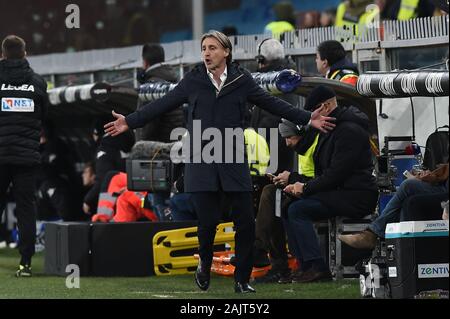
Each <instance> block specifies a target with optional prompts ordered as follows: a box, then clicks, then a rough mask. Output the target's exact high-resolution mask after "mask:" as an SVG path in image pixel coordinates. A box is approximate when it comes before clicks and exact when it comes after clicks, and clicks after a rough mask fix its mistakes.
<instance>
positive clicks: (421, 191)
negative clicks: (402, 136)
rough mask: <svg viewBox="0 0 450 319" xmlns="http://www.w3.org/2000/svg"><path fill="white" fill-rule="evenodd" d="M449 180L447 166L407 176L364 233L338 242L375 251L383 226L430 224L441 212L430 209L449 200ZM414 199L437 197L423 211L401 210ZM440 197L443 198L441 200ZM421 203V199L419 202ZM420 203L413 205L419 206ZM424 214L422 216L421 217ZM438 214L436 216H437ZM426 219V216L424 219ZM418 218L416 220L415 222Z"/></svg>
mask: <svg viewBox="0 0 450 319" xmlns="http://www.w3.org/2000/svg"><path fill="white" fill-rule="evenodd" d="M448 176H449V166H448V164H443V165H441V166H440V167H439V168H437V169H436V170H434V171H432V172H430V171H424V172H421V173H419V174H418V175H416V176H413V175H410V176H409V177H408V179H406V180H404V181H403V182H402V184H401V185H400V187H399V188H398V190H397V192H396V193H395V195H394V196H393V197H392V198H391V200H390V201H389V203H388V204H387V205H386V207H385V208H384V210H383V212H382V213H381V214H380V215H379V216H378V217H377V219H375V220H374V221H373V222H372V223H371V224H370V225H369V226H368V228H367V229H366V230H364V231H362V232H360V233H357V234H351V235H339V240H341V241H343V242H344V243H346V244H347V245H349V246H351V247H353V248H357V249H374V248H375V246H376V243H377V239H378V238H384V236H385V230H386V225H387V224H389V223H396V222H399V221H400V220H427V219H428V218H427V217H431V216H433V215H434V216H435V217H432V218H430V219H431V220H433V219H437V217H436V216H437V215H438V214H439V216H440V214H441V213H442V211H439V210H436V209H433V208H432V207H433V201H434V204H435V205H434V206H437V205H438V203H440V201H442V200H444V198H448ZM415 195H438V197H437V198H434V196H432V197H431V199H432V201H430V200H428V201H427V202H426V204H425V205H423V208H425V207H426V208H425V209H426V211H425V210H424V209H419V210H414V209H410V211H407V210H404V209H403V205H404V202H405V201H406V200H408V199H411V197H412V196H415ZM441 196H442V197H441ZM422 200H423V199H422ZM419 203H420V202H417V201H416V205H415V206H418V205H419ZM425 212H426V214H425V216H424V213H425ZM438 212H439V213H438ZM427 215H428V216H427ZM414 217H417V218H414Z"/></svg>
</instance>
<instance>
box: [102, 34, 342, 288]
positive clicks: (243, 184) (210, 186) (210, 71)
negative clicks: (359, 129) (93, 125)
mask: <svg viewBox="0 0 450 319" xmlns="http://www.w3.org/2000/svg"><path fill="white" fill-rule="evenodd" d="M201 51H202V58H203V62H204V63H203V64H200V65H198V66H197V67H195V68H194V69H193V70H192V71H191V72H189V73H188V74H186V76H185V77H184V78H183V80H181V82H180V83H179V84H178V85H177V87H176V88H175V89H174V90H173V91H171V92H169V93H168V94H167V95H166V96H164V97H163V98H162V99H160V100H157V101H155V102H153V103H151V104H148V105H146V106H144V107H143V108H141V109H140V110H139V111H137V112H134V113H132V114H130V115H128V116H127V117H125V116H123V115H120V114H116V113H115V112H113V116H114V117H116V121H114V122H111V123H108V124H107V125H105V129H106V132H107V133H109V134H111V135H113V136H116V135H118V134H121V133H123V132H125V131H127V130H128V129H130V128H131V129H134V128H137V127H142V126H143V125H145V124H146V123H147V122H148V121H149V120H151V119H153V118H155V117H156V116H158V115H160V114H162V113H164V112H168V111H171V110H173V109H175V108H176V107H177V106H178V105H180V104H183V103H189V109H188V122H187V129H188V132H189V134H188V135H189V136H190V137H192V136H194V138H195V136H196V135H198V134H199V133H200V134H201V136H203V139H204V138H205V137H204V135H207V136H210V135H211V134H206V133H207V132H206V130H209V129H214V130H218V131H219V134H218V135H219V138H218V141H217V140H215V137H216V135H217V134H214V138H213V139H214V142H217V144H220V147H218V148H219V149H218V150H217V149H216V148H213V151H214V155H213V156H214V161H213V162H209V161H207V160H205V158H204V157H205V152H204V151H206V150H207V149H208V148H207V147H208V146H209V145H210V144H209V143H208V144H206V141H204V140H203V141H201V143H202V145H201V147H200V149H199V150H198V149H197V151H196V147H195V143H197V142H199V141H197V140H194V141H193V143H194V147H193V149H194V151H193V152H192V151H191V152H190V156H189V158H188V159H187V162H186V165H185V175H184V188H185V191H186V192H188V193H192V202H193V204H194V207H195V210H196V212H197V214H198V219H199V222H198V237H199V242H200V247H199V254H200V262H199V266H198V268H197V271H196V273H195V279H196V283H197V285H198V286H199V288H200V289H202V290H207V289H208V287H209V281H210V268H211V263H212V257H213V244H214V237H215V233H216V226H217V224H218V222H219V220H220V217H221V215H220V208H219V202H220V200H219V199H220V196H221V194H222V193H225V195H226V196H227V197H228V198H229V200H230V201H231V205H232V207H233V208H234V209H233V213H232V216H231V217H232V219H233V221H234V224H235V226H236V237H235V240H236V263H237V265H236V271H235V273H234V278H235V291H236V292H237V293H247V292H254V289H253V288H252V287H250V286H249V285H248V281H249V279H250V275H251V271H252V259H253V258H252V247H253V242H254V239H255V220H254V215H253V209H252V193H251V192H252V182H251V178H250V170H249V166H248V164H247V160H246V159H244V160H242V161H238V160H235V157H239V155H242V153H243V152H244V151H243V150H244V139H243V125H244V115H245V107H246V103H247V102H249V103H251V104H254V105H256V106H259V107H261V108H263V109H265V110H267V111H269V112H271V113H274V114H277V115H279V116H282V117H283V118H286V119H289V120H290V121H292V122H293V123H295V124H300V125H306V124H308V123H309V124H310V125H312V126H313V127H316V128H318V129H320V130H322V131H326V130H330V129H332V128H333V127H334V124H332V123H330V122H328V121H330V120H332V118H329V117H323V116H321V115H320V111H321V110H318V111H316V112H314V113H310V112H306V111H303V110H299V109H295V108H293V107H292V105H290V104H289V103H287V102H284V101H283V100H280V99H278V98H275V97H273V96H272V95H270V94H269V93H267V92H266V91H264V90H263V89H262V88H260V87H259V86H258V85H257V84H256V82H255V81H254V80H253V78H252V76H251V74H250V73H249V72H248V71H247V70H245V69H243V68H241V67H239V66H238V65H237V64H235V63H232V62H231V61H232V45H231V42H230V40H229V39H228V38H227V36H225V35H224V34H223V33H220V32H218V31H211V32H209V33H207V34H205V35H203V37H202V40H201ZM198 123H200V124H201V127H200V129H198ZM230 128H231V129H238V130H239V129H240V130H241V132H242V136H241V138H239V137H238V138H237V141H238V142H237V143H231V144H232V145H230V143H228V140H227V139H226V138H225V135H226V134H224V133H226V131H227V130H229V129H230ZM209 132H211V131H209ZM216 132H217V131H216ZM203 133H205V134H203ZM223 150H225V152H227V154H230V153H231V155H232V160H231V161H228V163H225V162H224V161H223V160H222V159H220V160H216V155H217V153H220V151H223ZM216 151H217V152H216ZM207 153H208V154H206V155H210V154H211V152H207ZM198 154H201V155H203V156H202V158H201V159H199V158H196V157H198ZM227 154H225V155H227ZM225 158H226V159H229V157H227V156H225ZM244 158H245V156H244Z"/></svg>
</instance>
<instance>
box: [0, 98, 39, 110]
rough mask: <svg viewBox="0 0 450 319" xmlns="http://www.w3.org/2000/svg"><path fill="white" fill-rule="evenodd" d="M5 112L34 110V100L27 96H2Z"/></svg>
mask: <svg viewBox="0 0 450 319" xmlns="http://www.w3.org/2000/svg"><path fill="white" fill-rule="evenodd" d="M2 111H3V112H34V101H33V100H32V99H26V98H16V97H4V98H2Z"/></svg>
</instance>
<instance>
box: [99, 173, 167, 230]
mask: <svg viewBox="0 0 450 319" xmlns="http://www.w3.org/2000/svg"><path fill="white" fill-rule="evenodd" d="M146 196H147V192H132V191H129V190H128V189H127V174H125V173H118V174H116V175H114V176H113V177H112V178H111V181H110V182H109V185H108V190H107V192H103V193H100V195H99V200H98V206H97V214H95V215H94V216H92V221H93V222H109V221H115V222H133V221H138V220H140V219H143V218H146V219H149V220H151V221H156V220H158V218H157V217H156V215H155V213H154V212H153V211H152V210H150V209H147V208H144V207H143V206H144V205H143V202H144V199H145V197H146Z"/></svg>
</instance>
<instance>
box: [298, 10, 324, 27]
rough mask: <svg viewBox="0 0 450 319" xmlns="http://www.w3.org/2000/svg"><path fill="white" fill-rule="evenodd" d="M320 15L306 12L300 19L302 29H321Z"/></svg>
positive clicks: (315, 12)
mask: <svg viewBox="0 0 450 319" xmlns="http://www.w3.org/2000/svg"><path fill="white" fill-rule="evenodd" d="M319 18H320V14H319V12H317V11H307V12H304V13H303V15H302V17H301V18H300V19H299V20H300V21H299V22H300V23H299V25H300V29H312V28H317V27H319Z"/></svg>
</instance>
